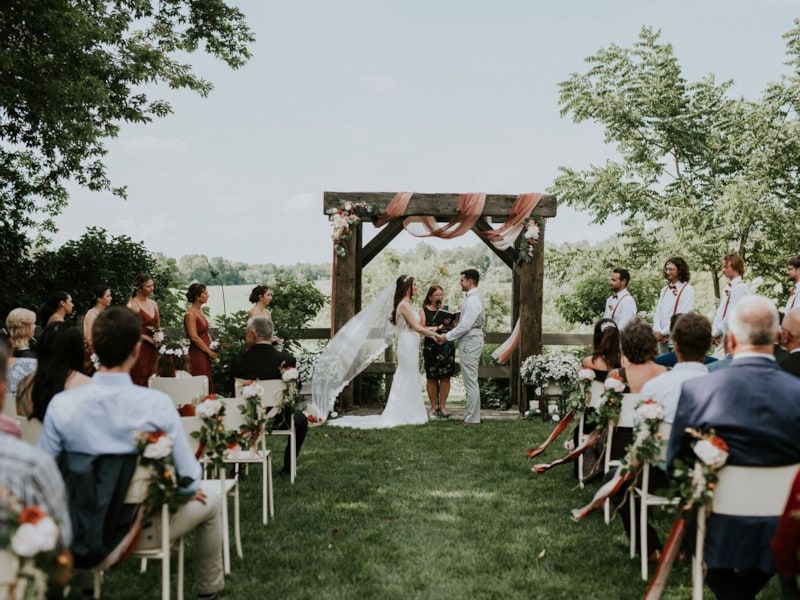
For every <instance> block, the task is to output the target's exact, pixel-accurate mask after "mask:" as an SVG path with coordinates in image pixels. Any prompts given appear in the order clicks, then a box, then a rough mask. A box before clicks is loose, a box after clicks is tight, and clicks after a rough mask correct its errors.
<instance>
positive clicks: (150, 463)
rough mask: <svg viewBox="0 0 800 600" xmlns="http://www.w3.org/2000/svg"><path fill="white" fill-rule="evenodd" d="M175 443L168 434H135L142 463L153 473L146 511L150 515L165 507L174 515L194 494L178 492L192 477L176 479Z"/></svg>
mask: <svg viewBox="0 0 800 600" xmlns="http://www.w3.org/2000/svg"><path fill="white" fill-rule="evenodd" d="M172 446H173V443H172V440H171V439H170V437H169V436H168V435H167V433H166V432H165V431H160V430H157V431H150V432H142V433H138V434H137V435H136V449H137V450H138V451H139V464H140V465H142V466H143V467H146V468H147V469H148V470H149V471H150V473H151V477H150V483H149V484H148V486H147V500H146V502H145V509H146V512H147V514H148V515H149V516H152V515H155V514H157V513H158V511H159V510H161V505H162V504H166V505H167V506H168V507H169V511H170V512H171V513H175V512H177V510H178V507H179V506H180V505H181V504H184V503H186V502H188V501H189V500H191V495H189V494H181V493H178V488H182V487H186V486H188V485H190V484H191V483H192V478H191V477H180V478H178V477H177V473H176V471H175V465H174V463H173V462H172Z"/></svg>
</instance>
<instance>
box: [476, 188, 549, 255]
mask: <svg viewBox="0 0 800 600" xmlns="http://www.w3.org/2000/svg"><path fill="white" fill-rule="evenodd" d="M541 199H542V194H520V195H519V196H517V199H516V200H515V201H514V206H512V207H511V212H510V213H509V215H508V218H507V219H506V221H505V223H503V224H502V225H501V226H500V227H498V228H497V229H493V230H491V231H484V232H483V236H484V237H485V238H486V239H487V240H489V241H490V242H492V244H493V245H494V247H495V248H497V249H498V250H505V249H506V248H511V247H512V246H513V245H514V242H515V241H516V239H517V236H519V234H520V233H521V232H522V228H523V227H524V226H525V219H527V218H528V217H529V216H531V213H532V212H533V209H534V208H536V205H537V204H539V200H541Z"/></svg>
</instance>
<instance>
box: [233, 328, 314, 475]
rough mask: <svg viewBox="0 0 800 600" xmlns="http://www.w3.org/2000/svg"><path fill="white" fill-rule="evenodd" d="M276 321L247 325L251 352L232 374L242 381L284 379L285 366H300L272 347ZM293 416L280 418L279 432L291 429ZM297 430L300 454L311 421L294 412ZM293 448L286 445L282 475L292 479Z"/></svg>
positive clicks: (286, 412) (235, 364) (238, 361)
mask: <svg viewBox="0 0 800 600" xmlns="http://www.w3.org/2000/svg"><path fill="white" fill-rule="evenodd" d="M272 334H273V329H272V321H270V320H269V319H268V318H266V317H252V318H250V319H248V321H247V329H246V336H247V346H248V348H247V351H246V352H245V353H244V354H241V355H239V356H237V357H235V358H234V359H233V361H232V362H231V373H232V374H233V376H234V377H236V378H238V379H280V378H281V375H282V374H281V365H282V364H284V363H286V364H287V365H288V366H291V367H294V366H296V365H297V359H296V358H295V357H294V356H292V355H291V354H288V353H286V352H279V351H278V350H277V348H275V346H273V345H272ZM291 417H292V415H291V413H290V412H289V410H288V409H287V410H284V411H283V412H282V413H281V414H280V415H278V417H277V418H276V422H275V428H276V429H288V428H289V425H290V419H291ZM294 426H295V431H296V432H297V454H298V455H299V454H300V447H301V446H302V445H303V440H305V438H306V433H308V419H307V418H306V416H305V414H303V412H302V411H300V410H295V411H294ZM290 457H291V445H290V442H287V443H286V451H285V452H284V454H283V469H282V470H281V475H289V469H290V466H291V462H290Z"/></svg>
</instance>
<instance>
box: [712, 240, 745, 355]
mask: <svg viewBox="0 0 800 600" xmlns="http://www.w3.org/2000/svg"><path fill="white" fill-rule="evenodd" d="M722 274H723V275H724V276H725V277H727V278H728V280H729V281H728V285H726V286H725V289H724V290H723V292H722V294H721V295H720V299H719V308H717V314H716V316H715V317H714V323H713V325H712V326H711V336H712V342H713V344H714V345H715V346H719V344H720V341H721V340H722V334H723V333H725V331H726V330H727V323H728V315H729V314H730V312H731V310H732V309H733V307H734V306H736V303H737V302H739V300H741V299H742V298H744V297H745V296H747V295H748V294H750V288H748V287H747V284H746V283H745V282H744V281H742V275H744V259H743V258H742V257H741V256H739V255H738V254H726V255H725V256H723V257H722Z"/></svg>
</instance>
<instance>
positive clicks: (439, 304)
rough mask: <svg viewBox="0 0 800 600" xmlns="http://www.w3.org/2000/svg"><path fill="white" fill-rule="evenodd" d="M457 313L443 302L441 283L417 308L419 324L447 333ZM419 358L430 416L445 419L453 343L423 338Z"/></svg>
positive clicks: (453, 355)
mask: <svg viewBox="0 0 800 600" xmlns="http://www.w3.org/2000/svg"><path fill="white" fill-rule="evenodd" d="M457 315H458V313H456V314H453V313H451V312H450V311H449V310H448V306H447V305H446V304H444V291H443V290H442V287H441V286H440V285H432V286H431V287H429V288H428V293H427V294H426V295H425V301H424V302H423V303H422V308H421V309H420V311H419V320H420V323H424V324H425V325H426V326H427V327H436V331H438V332H440V333H446V332H447V331H449V330H450V329H452V328H453V327H454V326H455V321H456V320H457V318H458V316H457ZM422 359H423V362H424V364H425V378H426V379H427V386H426V387H427V390H428V398H429V399H430V401H431V416H432V417H439V418H444V419H446V418H447V417H449V416H450V414H449V413H448V412H447V406H446V404H447V397H448V396H449V395H450V378H451V377H452V376H453V375H454V374H455V370H456V347H455V344H454V343H453V342H446V343H444V344H437V343H436V342H435V341H434V340H433V339H431V338H427V337H426V338H425V341H424V345H423V347H422Z"/></svg>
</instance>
